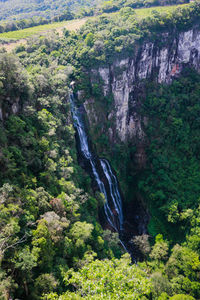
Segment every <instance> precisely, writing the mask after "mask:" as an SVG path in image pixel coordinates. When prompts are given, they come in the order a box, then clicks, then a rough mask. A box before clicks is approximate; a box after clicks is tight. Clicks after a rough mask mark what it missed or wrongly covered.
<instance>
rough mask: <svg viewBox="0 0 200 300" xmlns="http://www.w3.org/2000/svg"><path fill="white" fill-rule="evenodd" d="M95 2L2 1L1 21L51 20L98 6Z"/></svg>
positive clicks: (0, 9) (51, 0)
mask: <svg viewBox="0 0 200 300" xmlns="http://www.w3.org/2000/svg"><path fill="white" fill-rule="evenodd" d="M97 3H98V2H97V1H94V0H76V1H75V0H73V1H69V0H68V1H63V0H56V1H53V0H42V1H37V0H31V1H30V0H7V1H5V2H4V1H3V2H2V1H0V20H3V19H13V20H15V19H24V18H32V17H35V16H37V17H45V18H48V19H50V18H51V17H54V16H56V15H61V14H62V13H63V11H65V10H67V9H69V10H70V11H77V10H79V11H80V9H81V8H83V7H87V6H92V5H94V4H97Z"/></svg>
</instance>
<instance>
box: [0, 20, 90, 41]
mask: <svg viewBox="0 0 200 300" xmlns="http://www.w3.org/2000/svg"><path fill="white" fill-rule="evenodd" d="M86 20H87V19H86V18H85V19H80V20H72V21H63V22H55V23H51V24H46V25H39V26H34V27H30V28H26V29H22V30H17V31H9V32H4V33H0V40H16V41H17V40H21V39H26V38H28V37H30V36H32V35H35V34H40V33H44V32H47V31H49V30H52V29H55V30H58V31H59V30H61V29H62V28H66V29H68V30H77V29H79V28H80V27H81V26H82V25H83V24H84V23H85V22H86Z"/></svg>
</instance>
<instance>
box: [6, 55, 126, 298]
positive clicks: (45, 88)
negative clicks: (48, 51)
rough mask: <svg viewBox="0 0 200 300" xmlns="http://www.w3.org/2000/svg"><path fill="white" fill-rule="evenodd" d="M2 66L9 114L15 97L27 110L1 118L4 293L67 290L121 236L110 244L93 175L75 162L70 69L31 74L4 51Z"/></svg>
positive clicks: (34, 70)
mask: <svg viewBox="0 0 200 300" xmlns="http://www.w3.org/2000/svg"><path fill="white" fill-rule="evenodd" d="M0 69H1V81H0V83H1V85H0V87H1V89H0V99H1V107H2V111H3V112H4V113H5V112H8V111H9V112H10V111H11V105H12V104H13V103H16V101H17V102H20V105H23V107H24V110H23V114H19V115H18V116H15V115H13V114H11V115H10V117H8V118H7V119H6V121H5V122H3V123H1V134H0V136H1V158H0V168H1V176H0V182H1V200H0V201H1V202H0V206H1V210H0V211H1V212H0V215H1V216H0V219H1V222H0V262H1V267H2V269H1V273H0V274H1V275H0V276H1V278H2V282H3V283H2V285H1V287H0V294H1V295H2V297H3V298H1V299H7V296H6V295H10V296H11V295H12V291H13V290H15V293H14V295H15V297H19V298H26V297H27V298H29V299H30V298H31V299H38V297H39V296H41V294H42V293H43V292H45V291H46V292H49V291H51V290H52V291H53V290H54V289H56V288H57V289H58V290H62V273H63V272H64V271H65V270H67V269H68V268H69V267H72V266H73V267H75V268H77V267H79V266H81V264H84V261H87V256H88V255H93V251H95V252H96V253H98V257H99V258H103V257H112V256H113V253H114V254H115V255H119V254H120V248H119V247H118V240H117V239H116V237H115V235H114V234H113V245H112V246H111V247H109V248H108V246H109V243H112V242H111V240H109V241H106V232H105V234H104V233H103V231H102V229H101V227H100V225H99V223H97V219H98V216H97V212H98V210H97V207H98V202H97V200H96V199H95V198H94V197H93V196H92V195H91V191H90V185H89V182H90V180H89V179H88V176H86V175H85V174H84V173H83V171H82V170H81V169H80V167H78V165H77V162H76V150H75V141H74V130H73V127H72V124H71V122H70V121H69V120H70V115H69V104H68V103H67V102H66V96H67V94H68V90H67V87H66V82H67V78H68V76H69V74H70V70H71V68H70V67H64V66H59V65H57V64H56V63H54V64H53V65H51V66H50V67H49V68H47V67H41V66H40V65H35V66H34V64H33V65H32V67H31V68H29V71H28V72H27V71H25V70H24V69H23V67H22V65H21V64H20V63H19V61H18V59H17V58H16V57H15V56H13V55H7V54H1V55H0ZM17 99H18V100H17ZM16 105H17V104H16ZM67 120H68V121H67ZM80 187H81V188H80ZM83 188H84V190H83ZM87 191H88V192H89V193H90V195H89V194H88V193H86V192H87ZM104 235H105V240H104V239H103V236H104ZM109 237H112V235H109ZM114 241H116V242H114ZM112 249H113V251H114V252H112ZM4 270H5V271H4ZM3 295H4V296H3Z"/></svg>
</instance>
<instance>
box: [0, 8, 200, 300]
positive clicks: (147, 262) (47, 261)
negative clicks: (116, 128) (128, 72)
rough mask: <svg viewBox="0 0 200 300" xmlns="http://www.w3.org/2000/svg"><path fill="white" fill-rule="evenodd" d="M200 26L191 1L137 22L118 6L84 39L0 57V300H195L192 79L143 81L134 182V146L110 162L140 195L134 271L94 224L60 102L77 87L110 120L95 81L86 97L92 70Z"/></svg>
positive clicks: (199, 210) (199, 251) (199, 215)
mask: <svg viewBox="0 0 200 300" xmlns="http://www.w3.org/2000/svg"><path fill="white" fill-rule="evenodd" d="M199 16H200V5H199V4H198V3H196V4H192V5H191V6H190V7H189V8H182V9H179V10H178V11H176V13H175V12H168V13H166V14H159V13H153V14H152V17H151V18H150V17H148V18H146V19H145V20H144V19H143V20H140V19H137V18H136V17H135V13H134V10H133V9H131V8H123V9H122V10H121V11H120V12H119V14H117V15H116V16H111V17H109V16H101V17H99V18H97V19H96V20H94V21H90V22H88V23H87V24H86V25H85V26H84V27H83V28H82V29H81V31H80V32H77V33H75V32H72V33H70V32H68V31H65V32H64V36H63V37H62V38H59V37H58V35H56V34H49V36H48V38H47V37H41V38H37V39H32V40H30V41H29V42H28V45H27V46H20V47H18V48H17V49H16V53H15V55H11V54H7V53H4V51H3V50H2V51H1V53H0V107H1V114H0V117H1V119H3V121H1V123H0V146H1V148H0V169H1V173H0V186H1V187H0V279H1V282H0V299H2V300H4V299H6V300H7V299H9V298H13V299H36V300H37V299H52V300H53V299H55V300H57V299H60V300H65V299H88V300H89V299H141V300H142V299H143V300H145V299H158V300H166V299H171V300H176V299H188V300H193V299H200V283H199V279H200V277H199V276H200V275H199V274H200V260H199V257H200V229H199V228H200V227H199V226H200V206H199V204H200V203H199V189H200V188H199V186H200V185H199V184H200V182H199V181H200V177H199V168H200V165H199V163H200V162H199V159H200V158H199V146H200V145H199V140H198V137H199V129H200V128H199V126H200V124H199V110H200V106H199V103H198V101H199V94H200V89H199V85H200V75H198V74H196V73H195V72H194V71H192V70H188V71H186V72H185V74H183V75H182V77H181V78H180V79H179V80H176V81H174V82H173V84H172V85H171V86H170V87H169V86H167V87H166V86H164V85H159V86H158V85H154V84H152V83H145V90H146V96H145V97H144V98H145V99H143V102H142V103H143V105H142V107H141V114H143V115H144V116H146V117H148V127H146V128H145V131H146V134H147V137H148V147H147V149H146V153H147V158H148V159H147V167H146V170H145V171H144V172H143V173H142V174H141V173H140V174H137V170H134V168H132V162H131V160H130V158H131V157H129V156H128V155H130V154H131V153H132V155H133V154H134V151H135V149H134V145H132V146H131V147H132V148H131V149H129V151H130V152H128V155H127V153H126V152H125V151H126V150H127V149H128V147H127V146H126V147H124V145H116V146H115V149H114V150H115V152H114V153H113V157H112V158H113V163H114V166H117V163H116V162H117V159H118V161H119V160H120V161H122V162H123V166H121V167H120V170H119V173H120V172H121V169H123V170H124V171H126V170H128V171H127V173H124V174H123V176H124V177H123V176H121V177H119V178H120V179H122V181H124V178H125V176H126V175H127V174H128V176H126V179H127V181H128V182H127V186H128V187H126V189H127V191H125V192H127V193H128V192H129V193H133V192H134V190H133V188H132V189H131V190H130V189H129V187H130V186H131V185H132V186H134V187H136V190H135V193H136V192H138V191H140V193H141V194H142V195H143V198H144V199H145V200H146V202H147V205H148V207H149V210H150V212H151V215H152V219H151V223H150V226H149V229H150V230H149V231H150V233H151V234H152V236H153V237H154V239H155V242H154V239H153V240H152V243H151V246H150V244H149V242H148V236H146V235H145V236H139V237H135V238H134V242H135V244H136V245H137V246H138V248H139V249H140V251H141V252H142V255H143V258H144V261H143V262H139V263H138V264H137V265H133V264H131V262H130V258H129V255H128V254H125V255H124V256H121V254H122V250H121V248H120V246H119V239H118V236H117V234H115V233H111V232H110V231H108V230H105V231H104V230H102V228H101V226H100V225H99V220H98V210H99V208H100V207H101V206H102V203H101V201H100V200H97V199H100V198H101V197H99V196H98V194H94V193H93V191H92V189H91V180H90V178H89V176H88V175H87V174H86V173H85V172H84V171H83V170H82V169H81V168H80V167H79V165H78V163H77V157H76V147H75V139H74V130H73V126H72V121H71V116H70V110H69V102H68V94H69V90H68V86H69V83H70V81H71V80H72V79H73V80H74V79H75V80H76V82H77V88H78V89H81V90H82V91H83V92H84V94H83V100H84V99H87V98H88V97H93V98H94V99H98V100H97V107H98V108H99V110H100V109H106V110H107V111H108V110H109V108H110V106H111V105H112V98H104V97H103V96H102V92H101V84H100V83H99V84H96V85H94V87H93V89H91V82H90V77H89V70H90V68H91V67H92V66H93V67H94V66H96V67H97V66H98V65H100V64H101V65H102V64H105V63H110V62H112V61H113V59H114V57H113V53H115V58H117V57H122V56H125V55H127V54H130V53H131V51H133V49H134V47H135V45H136V44H137V43H140V42H141V41H143V39H145V38H148V39H149V38H151V39H154V38H156V37H157V34H159V32H160V31H164V30H166V29H167V28H168V30H169V31H170V32H172V31H173V30H174V28H175V27H176V29H177V30H180V29H184V28H188V27H189V26H190V25H192V24H195V23H196V22H197V21H199ZM144 125H145V124H144ZM96 141H98V142H99V143H100V145H99V148H98V149H102V151H105V148H106V147H109V144H108V141H107V139H106V136H101V137H100V136H99V137H97V140H96ZM109 151H110V149H109ZM109 151H108V152H109ZM127 165H128V169H126V167H127ZM125 169H126V170H125ZM136 175H138V176H136ZM136 179H137V180H136ZM133 182H134V185H133ZM122 187H124V183H123V185H122ZM123 192H124V190H123ZM159 233H162V235H161V234H159Z"/></svg>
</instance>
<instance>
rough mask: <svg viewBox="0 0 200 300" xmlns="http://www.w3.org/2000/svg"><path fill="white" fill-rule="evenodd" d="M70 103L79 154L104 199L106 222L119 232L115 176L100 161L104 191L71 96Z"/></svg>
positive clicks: (120, 220) (119, 204) (119, 206)
mask: <svg viewBox="0 0 200 300" xmlns="http://www.w3.org/2000/svg"><path fill="white" fill-rule="evenodd" d="M70 102H71V112H72V117H73V121H74V127H75V128H76V130H77V133H78V138H79V142H80V150H81V154H82V155H83V157H84V158H85V159H86V160H87V161H89V163H90V165H91V170H92V173H93V176H94V178H95V180H96V182H97V184H98V187H99V190H100V192H101V193H102V194H103V195H104V197H105V204H104V211H105V215H106V218H107V221H108V222H109V224H110V225H111V226H112V228H113V229H114V230H115V231H117V232H120V231H121V230H122V229H123V211H122V200H121V196H120V192H119V186H118V182H117V179H116V176H115V175H114V174H113V172H112V169H111V167H110V164H109V162H108V161H107V160H105V159H100V160H99V162H100V165H101V167H102V170H103V173H104V177H105V178H106V179H107V182H108V185H107V189H106V187H105V184H104V182H103V181H102V179H101V176H100V174H99V172H98V169H97V167H96V161H97V160H98V158H96V157H95V158H94V155H93V153H92V152H91V150H90V148H89V143H88V137H87V134H86V130H85V125H84V122H83V120H82V117H81V114H80V112H79V109H78V108H77V107H76V105H75V100H74V96H73V94H72V95H71V96H70ZM122 244H123V243H122ZM123 246H124V245H123ZM124 247H125V246H124Z"/></svg>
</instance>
